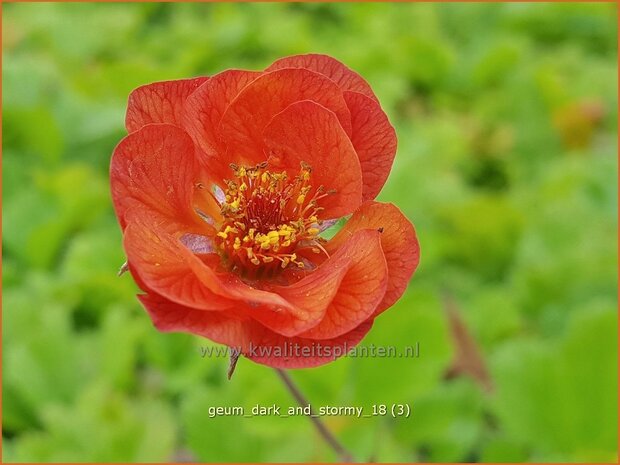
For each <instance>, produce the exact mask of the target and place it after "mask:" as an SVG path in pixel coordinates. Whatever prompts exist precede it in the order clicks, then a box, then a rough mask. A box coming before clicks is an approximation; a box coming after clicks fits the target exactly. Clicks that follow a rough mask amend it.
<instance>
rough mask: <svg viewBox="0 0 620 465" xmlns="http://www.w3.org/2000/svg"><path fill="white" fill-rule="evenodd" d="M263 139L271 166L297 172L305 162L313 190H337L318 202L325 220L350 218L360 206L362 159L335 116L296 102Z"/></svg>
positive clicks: (313, 106) (312, 103)
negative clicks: (319, 187) (323, 188)
mask: <svg viewBox="0 0 620 465" xmlns="http://www.w3.org/2000/svg"><path fill="white" fill-rule="evenodd" d="M264 138H265V147H266V150H267V152H268V153H269V158H268V160H267V161H268V163H269V165H270V166H273V167H275V168H277V169H285V170H287V171H288V172H289V173H295V172H298V170H299V167H300V163H301V162H302V161H303V162H306V163H308V164H309V165H310V166H311V167H312V169H313V171H312V178H311V182H312V185H313V186H314V188H317V187H318V186H320V185H323V186H324V187H325V189H326V190H330V189H335V191H336V192H335V194H331V195H329V196H327V197H325V198H324V199H322V200H321V201H320V202H319V205H320V206H321V207H323V208H324V209H325V210H324V211H322V212H321V217H322V218H323V219H329V218H339V217H341V216H344V215H347V214H349V213H351V212H353V211H354V210H355V209H356V208H357V207H358V206H359V205H360V204H361V201H362V172H361V168H360V164H359V160H358V158H357V154H356V153H355V149H354V148H353V145H352V144H351V141H350V140H349V138H348V137H347V135H346V134H345V133H344V131H343V129H342V127H341V126H340V124H338V119H337V118H336V115H335V114H334V113H332V112H331V111H329V110H328V109H326V108H325V107H323V106H321V105H319V104H317V103H315V102H311V101H309V100H305V101H301V102H297V103H294V104H292V105H290V106H289V107H287V108H286V109H285V110H284V111H282V112H281V113H279V114H278V115H276V116H275V117H274V118H273V119H272V121H271V123H269V125H268V126H267V127H266V128H265V132H264ZM312 195H313V192H310V193H309V194H308V195H307V196H306V197H307V198H310V197H312Z"/></svg>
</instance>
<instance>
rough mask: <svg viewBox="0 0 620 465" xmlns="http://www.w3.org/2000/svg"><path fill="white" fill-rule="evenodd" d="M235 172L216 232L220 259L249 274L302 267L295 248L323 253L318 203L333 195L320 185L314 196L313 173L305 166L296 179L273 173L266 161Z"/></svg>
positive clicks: (236, 167)
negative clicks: (303, 247) (311, 180)
mask: <svg viewBox="0 0 620 465" xmlns="http://www.w3.org/2000/svg"><path fill="white" fill-rule="evenodd" d="M231 168H232V170H233V173H234V179H233V180H227V181H225V183H226V190H225V192H224V193H225V199H224V202H223V203H222V204H221V205H220V208H221V213H222V216H223V218H224V222H223V224H222V227H221V228H220V230H219V232H218V233H217V244H218V246H219V249H220V251H221V253H222V256H223V257H224V258H225V260H226V261H227V262H228V264H229V265H230V266H231V267H232V268H233V269H237V270H238V271H241V272H244V273H250V274H256V272H257V271H259V270H260V271H263V272H264V271H268V272H270V273H274V272H276V271H277V270H279V269H284V268H286V267H288V266H290V265H294V266H297V267H299V268H304V266H305V264H304V261H303V260H302V259H301V258H300V257H299V256H298V255H297V254H296V253H295V250H296V249H297V248H298V245H301V244H304V245H305V246H307V247H309V248H310V249H311V250H312V251H313V252H315V253H319V252H320V248H321V246H320V244H319V243H318V240H317V239H318V238H317V235H318V234H319V232H320V225H321V223H322V222H321V220H319V217H318V214H319V212H320V211H321V210H322V208H321V207H319V206H318V201H319V200H320V199H321V198H323V197H325V196H326V195H328V194H329V192H328V193H325V192H324V188H323V186H319V187H318V188H317V189H315V190H314V193H313V195H312V196H310V192H311V191H312V185H311V184H310V179H311V173H312V169H311V168H310V166H308V165H307V164H305V163H302V164H301V169H300V171H299V174H298V175H296V176H295V177H294V178H292V179H291V178H289V175H288V173H287V172H286V171H282V172H273V171H269V170H268V169H267V163H266V162H264V163H261V164H259V165H256V166H254V167H244V166H237V165H234V164H231Z"/></svg>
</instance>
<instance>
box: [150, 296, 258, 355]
mask: <svg viewBox="0 0 620 465" xmlns="http://www.w3.org/2000/svg"><path fill="white" fill-rule="evenodd" d="M138 299H140V302H142V305H144V308H146V310H147V312H148V313H149V315H150V317H151V320H153V324H154V325H155V327H156V328H157V329H158V330H160V331H162V332H170V331H181V332H186V333H191V334H196V335H199V336H203V337H206V338H208V339H210V340H212V341H214V342H217V343H220V344H225V345H227V346H230V347H239V348H240V347H246V346H247V345H248V344H249V339H248V331H247V329H246V324H245V323H244V321H243V319H240V318H236V317H234V316H231V314H230V313H229V312H209V311H204V310H198V309H195V308H191V307H187V306H184V305H181V304H178V303H176V302H173V301H171V300H169V299H166V298H165V297H163V296H161V295H158V294H156V293H152V292H151V293H148V294H144V295H139V296H138Z"/></svg>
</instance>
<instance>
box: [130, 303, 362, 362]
mask: <svg viewBox="0 0 620 465" xmlns="http://www.w3.org/2000/svg"><path fill="white" fill-rule="evenodd" d="M138 298H139V299H140V301H141V302H142V304H143V305H144V307H145V308H146V310H147V312H148V313H149V315H150V317H151V320H152V321H153V324H154V325H155V327H156V328H157V329H158V330H160V331H163V332H172V331H174V332H184V333H190V334H196V335H198V336H203V337H206V338H208V339H210V340H212V341H215V342H217V343H220V344H225V345H227V346H229V347H231V348H232V349H235V350H239V351H241V353H243V355H245V356H246V357H247V358H249V359H250V360H253V361H254V362H256V363H261V364H263V365H267V366H271V367H275V368H308V367H315V366H319V365H323V364H326V363H329V362H332V361H333V360H334V359H336V358H338V357H339V356H341V355H344V354H345V353H346V352H348V351H349V350H350V349H352V348H353V347H355V346H356V345H357V344H358V343H359V342H360V341H361V340H362V339H363V338H364V336H365V335H366V333H368V331H369V330H370V328H371V327H372V323H373V322H372V320H368V321H365V322H364V323H362V324H361V325H359V326H358V327H357V328H355V329H353V330H351V331H349V332H348V333H346V334H343V335H342V336H339V337H337V338H333V339H326V340H323V341H313V340H311V339H304V338H300V337H293V338H288V337H285V336H282V335H280V334H277V333H274V332H273V331H270V330H269V329H268V328H265V327H264V326H262V325H261V324H259V323H256V322H255V321H251V320H249V319H243V318H237V317H235V316H230V315H229V314H228V313H225V312H207V311H203V310H197V309H194V308H190V307H186V306H183V305H179V304H177V303H174V302H172V301H170V300H168V299H166V298H164V297H162V296H159V295H157V294H153V293H150V294H146V295H140V296H138Z"/></svg>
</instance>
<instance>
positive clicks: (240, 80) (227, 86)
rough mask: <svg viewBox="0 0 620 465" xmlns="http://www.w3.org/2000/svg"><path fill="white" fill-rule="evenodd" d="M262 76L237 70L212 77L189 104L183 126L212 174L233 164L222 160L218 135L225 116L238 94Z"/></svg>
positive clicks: (198, 90) (186, 106)
mask: <svg viewBox="0 0 620 465" xmlns="http://www.w3.org/2000/svg"><path fill="white" fill-rule="evenodd" d="M260 74H261V73H260V72H256V71H243V70H236V69H231V70H227V71H223V72H221V73H219V74H216V75H215V76H212V77H211V79H209V80H208V81H207V82H205V83H204V84H203V85H201V86H200V87H199V88H198V89H197V90H196V91H195V92H194V93H193V94H192V95H190V96H189V98H188V99H187V101H186V104H185V111H184V115H183V127H184V128H185V130H186V131H187V132H188V133H189V134H190V136H192V138H193V139H194V141H195V142H196V144H197V145H198V147H199V148H200V149H201V150H202V152H204V155H205V157H206V165H207V167H208V168H211V169H212V170H213V171H216V172H220V173H221V172H222V171H223V168H226V167H227V166H228V164H229V163H230V162H231V161H232V160H230V161H227V162H226V160H224V157H223V155H224V153H225V152H226V146H225V145H224V143H223V142H222V139H221V136H220V133H219V129H220V121H221V119H222V115H223V114H224V112H225V111H226V109H227V108H228V105H230V103H231V102H232V101H233V100H234V99H235V97H236V96H237V95H238V94H239V92H241V91H242V90H243V88H244V87H246V86H247V85H248V84H249V83H250V82H252V81H253V80H254V79H256V78H257V77H258V76H260ZM214 164H215V165H217V166H214ZM220 165H221V166H220ZM225 174H226V175H228V174H230V173H229V172H225Z"/></svg>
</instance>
